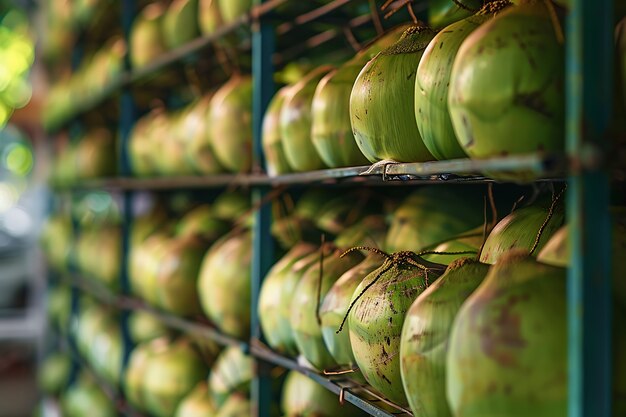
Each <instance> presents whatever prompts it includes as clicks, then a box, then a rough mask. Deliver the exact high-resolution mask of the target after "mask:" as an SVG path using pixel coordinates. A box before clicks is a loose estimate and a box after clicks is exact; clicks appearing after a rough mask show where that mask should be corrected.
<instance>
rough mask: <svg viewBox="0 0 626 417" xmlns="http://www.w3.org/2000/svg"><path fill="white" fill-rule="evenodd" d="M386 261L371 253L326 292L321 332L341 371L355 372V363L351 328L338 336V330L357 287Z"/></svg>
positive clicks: (355, 375) (322, 305) (352, 375)
mask: <svg viewBox="0 0 626 417" xmlns="http://www.w3.org/2000/svg"><path fill="white" fill-rule="evenodd" d="M383 262H384V257H382V256H380V255H377V254H375V253H372V254H370V255H369V256H368V257H366V258H365V259H364V260H363V261H362V262H360V263H359V264H358V265H356V266H354V267H352V268H350V269H349V270H348V271H346V272H345V273H344V274H342V275H341V277H340V278H339V279H338V280H337V281H336V282H335V283H334V284H333V286H332V287H331V288H330V290H329V291H328V292H327V293H326V296H325V297H324V301H323V302H322V304H321V306H320V313H319V315H320V320H321V322H322V324H321V331H322V337H323V339H324V344H325V345H326V349H327V350H328V352H329V353H330V355H331V356H332V357H333V359H334V360H335V362H336V363H337V364H338V365H339V367H340V368H342V369H354V368H355V367H356V361H355V359H354V354H353V353H352V346H351V345H350V334H349V332H348V329H344V330H343V331H341V332H339V333H337V329H338V328H339V326H341V323H342V322H343V319H344V317H345V316H346V313H347V312H348V306H349V305H350V300H351V299H352V296H353V294H354V291H355V290H356V288H357V287H358V286H359V284H361V282H362V281H363V279H364V278H365V277H366V276H368V275H369V274H370V273H372V272H374V271H375V270H376V269H378V268H379V267H380V266H381V265H382V264H383ZM344 327H345V326H344ZM350 376H351V377H353V378H354V377H356V378H358V377H359V376H360V375H359V374H351V375H350Z"/></svg>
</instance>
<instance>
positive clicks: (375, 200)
mask: <svg viewBox="0 0 626 417" xmlns="http://www.w3.org/2000/svg"><path fill="white" fill-rule="evenodd" d="M382 202H383V201H382V199H381V197H380V195H377V194H374V193H373V192H369V191H367V190H360V191H358V192H353V193H344V194H342V195H340V196H333V198H332V199H331V200H330V201H328V200H327V201H326V203H325V204H323V205H322V206H321V207H320V208H319V210H317V211H316V212H315V213H314V214H312V219H313V220H314V222H315V225H316V226H317V228H319V229H320V230H323V231H324V232H326V233H330V234H334V235H337V234H340V233H342V232H343V231H344V230H345V229H346V228H349V227H350V226H353V225H356V224H358V222H359V221H360V220H361V219H363V218H364V217H365V216H366V215H369V214H375V213H380V211H381V206H382ZM374 222H375V223H376V222H377V221H374ZM380 227H381V226H380V225H378V226H376V229H378V230H377V232H376V233H375V234H376V235H378V234H379V231H380ZM357 230H358V228H357ZM353 232H354V231H352V232H346V233H353ZM364 233H366V232H364ZM357 234H359V233H357Z"/></svg>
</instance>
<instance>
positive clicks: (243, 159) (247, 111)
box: [208, 75, 252, 172]
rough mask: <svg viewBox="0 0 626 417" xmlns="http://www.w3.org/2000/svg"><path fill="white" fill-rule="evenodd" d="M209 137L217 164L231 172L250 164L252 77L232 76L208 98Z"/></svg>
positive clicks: (243, 169) (244, 169)
mask: <svg viewBox="0 0 626 417" xmlns="http://www.w3.org/2000/svg"><path fill="white" fill-rule="evenodd" d="M208 125H209V129H210V132H209V135H210V136H211V141H212V142H213V151H214V152H215V156H216V157H217V160H218V162H219V163H220V165H222V166H223V167H224V168H225V169H227V170H228V171H231V172H247V171H249V170H250V167H251V163H252V77H250V76H247V75H234V76H232V77H231V78H230V80H228V82H227V83H226V84H224V85H223V86H222V87H220V89H219V90H217V91H216V92H215V95H214V96H213V97H212V98H211V104H210V110H209V121H208Z"/></svg>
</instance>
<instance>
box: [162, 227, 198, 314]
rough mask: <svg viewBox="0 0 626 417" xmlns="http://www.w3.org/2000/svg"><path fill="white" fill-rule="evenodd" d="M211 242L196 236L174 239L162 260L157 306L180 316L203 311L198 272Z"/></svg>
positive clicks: (168, 245)
mask: <svg viewBox="0 0 626 417" xmlns="http://www.w3.org/2000/svg"><path fill="white" fill-rule="evenodd" d="M206 250H207V245H206V243H204V242H203V241H202V240H200V239H198V238H196V237H187V238H178V239H174V240H171V241H170V242H169V243H168V244H167V247H166V248H165V249H164V252H165V253H164V255H163V257H162V258H160V259H159V260H158V267H157V268H158V272H157V276H156V282H157V286H156V293H157V294H156V295H157V300H158V301H157V305H158V306H159V307H161V308H162V309H164V310H166V311H169V312H170V313H173V314H176V315H179V316H192V315H195V314H199V313H200V312H201V308H200V301H199V299H198V294H197V287H198V285H197V279H198V272H199V271H200V265H201V262H202V259H203V257H204V254H205V253H206Z"/></svg>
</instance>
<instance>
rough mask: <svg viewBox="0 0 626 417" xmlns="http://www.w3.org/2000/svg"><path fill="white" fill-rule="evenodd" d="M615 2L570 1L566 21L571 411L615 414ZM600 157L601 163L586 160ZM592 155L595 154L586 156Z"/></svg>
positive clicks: (576, 415)
mask: <svg viewBox="0 0 626 417" xmlns="http://www.w3.org/2000/svg"><path fill="white" fill-rule="evenodd" d="M612 8H613V0H573V1H572V10H571V12H570V14H569V17H568V22H567V37H566V38H567V45H566V53H567V92H566V100H567V126H566V132H567V152H568V156H569V157H570V158H571V159H572V160H573V161H576V162H577V163H574V164H573V166H574V167H575V168H574V169H573V170H572V172H571V174H570V178H569V190H568V199H567V203H568V211H567V214H568V221H569V227H570V228H571V233H570V239H571V242H570V243H571V260H572V261H571V267H570V269H569V272H568V294H567V295H568V326H569V327H568V331H569V336H568V337H569V355H568V358H569V375H568V381H569V413H568V415H569V417H610V416H611V394H612V389H611V372H612V366H611V364H612V361H611V294H612V293H611V256H610V254H611V238H610V236H611V226H610V216H609V212H608V208H609V189H610V183H609V175H608V172H607V164H606V162H604V161H603V160H602V157H603V156H606V153H605V151H606V150H607V149H608V146H607V145H608V144H609V142H610V136H609V125H610V122H611V115H612V109H611V104H612V96H613V89H612V88H613V86H612V84H613V83H612V77H613V67H612V54H613V20H612ZM596 155H597V156H598V157H599V158H600V159H599V163H598V164H596V165H589V164H586V163H585V162H584V161H589V160H590V159H591V160H593V159H594V157H595V156H596ZM590 156H591V158H589V157H590Z"/></svg>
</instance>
